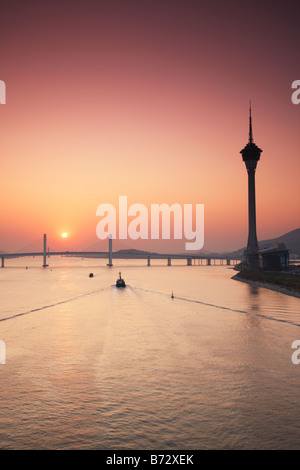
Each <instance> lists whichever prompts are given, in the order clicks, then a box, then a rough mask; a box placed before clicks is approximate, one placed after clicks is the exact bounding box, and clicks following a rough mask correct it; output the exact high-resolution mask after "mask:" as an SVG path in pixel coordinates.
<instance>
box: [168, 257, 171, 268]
mask: <svg viewBox="0 0 300 470" xmlns="http://www.w3.org/2000/svg"><path fill="white" fill-rule="evenodd" d="M168 266H171V258H170V256H169V257H168Z"/></svg>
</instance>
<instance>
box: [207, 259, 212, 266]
mask: <svg viewBox="0 0 300 470" xmlns="http://www.w3.org/2000/svg"><path fill="white" fill-rule="evenodd" d="M210 265H211V259H210V258H207V266H210Z"/></svg>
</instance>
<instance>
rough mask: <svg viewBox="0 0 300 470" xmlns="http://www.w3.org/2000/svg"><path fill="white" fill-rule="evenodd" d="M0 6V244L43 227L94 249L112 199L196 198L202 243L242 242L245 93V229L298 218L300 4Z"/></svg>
mask: <svg viewBox="0 0 300 470" xmlns="http://www.w3.org/2000/svg"><path fill="white" fill-rule="evenodd" d="M0 16H1V22H0V79H1V80H3V81H4V82H5V83H6V92H7V94H6V104H5V105H0V152H1V166H0V168H1V173H0V174H1V185H0V188H1V226H0V250H5V251H10V250H12V251H15V250H17V249H19V248H22V247H23V246H25V245H27V244H29V243H31V242H33V241H34V240H36V239H38V238H40V237H42V235H43V233H47V235H48V236H49V237H51V238H52V239H55V240H56V239H57V240H58V242H59V243H60V244H64V243H66V246H67V247H68V248H70V247H71V248H74V249H84V248H87V247H89V246H92V245H93V244H96V243H97V242H98V241H99V240H98V239H97V236H96V225H97V223H98V221H99V218H98V217H96V209H97V207H98V206H99V205H100V204H102V203H110V204H114V205H115V206H116V208H117V207H118V199H119V195H126V196H127V197H128V204H129V205H130V204H133V203H141V204H145V205H146V206H147V207H149V208H150V205H151V204H154V203H167V204H172V203H179V204H182V205H183V204H188V203H191V204H194V205H195V204H197V203H198V204H204V207H205V214H204V220H205V243H204V247H203V248H204V250H215V251H223V250H234V249H238V248H241V247H243V246H245V245H246V243H247V231H248V220H247V197H248V193H247V173H246V169H245V165H244V163H243V161H242V157H241V154H240V150H241V149H242V148H243V147H244V146H245V144H246V143H247V141H248V113H249V100H250V99H251V100H252V115H253V134H254V141H255V143H256V144H257V145H258V146H259V147H260V148H261V149H263V153H262V155H261V160H260V162H259V163H258V168H257V172H256V195H257V232H258V239H259V240H262V239H266V238H273V237H276V236H280V235H282V234H284V233H286V232H288V231H290V230H293V229H296V228H298V227H299V226H300V223H299V213H300V198H299V175H300V155H299V148H300V132H299V130H300V129H299V127H300V104H299V105H295V104H293V103H292V101H291V95H292V92H293V90H292V88H291V85H292V82H293V81H294V80H297V79H298V80H300V69H299V44H300V26H299V18H300V3H299V1H298V2H296V1H290V0H286V1H276V2H274V1H264V0H259V1H252V2H251V3H250V2H249V3H246V2H244V1H221V0H219V1H200V0H198V1H196V0H179V1H178V0H169V1H168V0H160V1H154V0H151V1H148V0H139V1H131V0H120V1H115V0H105V1H102V0H98V1H89V0H87V1H76V0H73V1H70V2H67V1H60V2H55V1H51V2H50V1H49V2H41V1H39V2H37V1H36V2H33V1H32V2H31V1H28V2H21V1H17V2H6V3H5V6H3V5H2V4H1V12H0ZM62 233H67V234H68V237H65V238H62ZM126 244H127V246H128V247H133V248H143V249H144V248H146V249H152V248H153V249H155V250H159V249H161V250H163V251H164V250H165V248H166V245H165V243H163V242H160V243H159V242H156V243H152V242H151V240H149V241H148V242H143V243H136V242H133V241H131V240H127V241H126ZM103 246H105V247H106V248H107V244H104V245H103ZM116 246H118V245H117V244H116ZM124 246H125V245H124V244H122V245H120V247H124ZM170 246H173V247H174V250H180V251H182V250H183V248H184V240H183V241H182V242H179V243H178V241H177V242H176V244H175V243H174V244H173V245H172V244H171V245H170Z"/></svg>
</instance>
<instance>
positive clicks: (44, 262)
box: [43, 233, 48, 268]
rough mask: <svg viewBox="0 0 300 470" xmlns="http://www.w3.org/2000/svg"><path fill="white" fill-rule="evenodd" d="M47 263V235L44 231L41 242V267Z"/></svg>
mask: <svg viewBox="0 0 300 470" xmlns="http://www.w3.org/2000/svg"><path fill="white" fill-rule="evenodd" d="M46 266H48V264H47V235H46V234H45V233H44V243H43V268H46Z"/></svg>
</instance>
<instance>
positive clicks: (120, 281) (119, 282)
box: [116, 273, 126, 287]
mask: <svg viewBox="0 0 300 470" xmlns="http://www.w3.org/2000/svg"><path fill="white" fill-rule="evenodd" d="M116 287H126V284H125V281H124V279H122V278H121V273H119V279H117V282H116Z"/></svg>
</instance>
